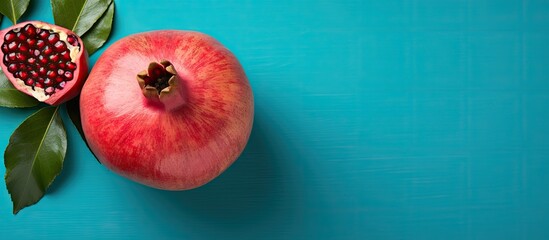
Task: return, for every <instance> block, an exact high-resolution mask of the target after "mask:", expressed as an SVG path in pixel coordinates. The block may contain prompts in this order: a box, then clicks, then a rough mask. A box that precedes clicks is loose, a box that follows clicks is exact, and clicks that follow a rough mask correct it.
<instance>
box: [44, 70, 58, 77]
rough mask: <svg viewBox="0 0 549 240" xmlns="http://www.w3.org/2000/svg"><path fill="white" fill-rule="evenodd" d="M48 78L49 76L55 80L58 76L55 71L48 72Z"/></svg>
mask: <svg viewBox="0 0 549 240" xmlns="http://www.w3.org/2000/svg"><path fill="white" fill-rule="evenodd" d="M46 76H48V77H50V78H54V77H55V76H56V74H55V72H54V71H48V73H46Z"/></svg>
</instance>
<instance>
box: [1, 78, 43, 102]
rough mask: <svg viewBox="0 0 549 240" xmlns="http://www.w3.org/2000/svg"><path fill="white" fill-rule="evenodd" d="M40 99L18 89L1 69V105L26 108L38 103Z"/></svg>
mask: <svg viewBox="0 0 549 240" xmlns="http://www.w3.org/2000/svg"><path fill="white" fill-rule="evenodd" d="M38 103H39V102H38V100H36V99H35V98H33V97H31V96H29V95H27V94H24V93H22V92H20V91H19V90H17V89H16V88H15V87H13V85H12V84H11V82H10V81H9V80H8V78H7V77H6V75H5V74H4V72H2V69H0V107H10V108H25V107H34V106H36V105H38Z"/></svg>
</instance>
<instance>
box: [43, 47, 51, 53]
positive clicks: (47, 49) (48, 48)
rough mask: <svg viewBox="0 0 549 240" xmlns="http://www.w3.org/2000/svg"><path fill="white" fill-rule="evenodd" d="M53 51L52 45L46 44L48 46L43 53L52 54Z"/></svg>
mask: <svg viewBox="0 0 549 240" xmlns="http://www.w3.org/2000/svg"><path fill="white" fill-rule="evenodd" d="M52 52H53V50H52V49H51V47H50V46H46V47H45V48H44V50H43V53H44V54H45V55H50V54H51V53H52Z"/></svg>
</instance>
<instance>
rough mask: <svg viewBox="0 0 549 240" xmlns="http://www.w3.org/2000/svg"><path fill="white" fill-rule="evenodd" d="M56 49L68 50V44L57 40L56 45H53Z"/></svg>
mask: <svg viewBox="0 0 549 240" xmlns="http://www.w3.org/2000/svg"><path fill="white" fill-rule="evenodd" d="M53 47H54V48H55V50H57V51H64V50H67V45H65V43H64V42H56V43H55V45H53Z"/></svg>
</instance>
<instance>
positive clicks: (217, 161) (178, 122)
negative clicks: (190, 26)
mask: <svg viewBox="0 0 549 240" xmlns="http://www.w3.org/2000/svg"><path fill="white" fill-rule="evenodd" d="M80 110H81V118H82V126H83V130H84V134H85V136H86V139H87V141H88V143H89V146H90V148H91V150H92V151H93V152H94V153H95V155H96V156H97V158H98V159H99V160H100V161H101V162H102V163H103V164H104V165H105V166H106V167H108V168H109V169H111V170H113V171H114V172H116V173H118V174H120V175H122V176H125V177H127V178H129V179H132V180H134V181H137V182H139V183H142V184H145V185H148V186H151V187H155V188H159V189H166V190H185V189H191V188H196V187H199V186H201V185H203V184H205V183H207V182H209V181H210V180H212V179H214V178H215V177H217V176H218V175H219V174H221V173H222V172H223V171H224V170H225V169H227V168H228V167H229V166H230V165H231V164H232V163H233V162H234V161H235V160H236V158H237V157H238V156H239V155H240V153H241V152H242V150H243V149H244V147H245V145H246V143H247V141H248V138H249V135H250V131H251V128H252V123H253V111H254V110H253V95H252V90H251V88H250V84H249V82H248V79H247V78H246V75H245V73H244V70H243V69H242V66H241V65H240V63H239V62H238V60H237V59H236V58H235V56H234V55H233V54H232V53H231V52H230V51H229V50H228V49H227V48H225V47H223V45H221V44H220V43H219V42H217V41H216V40H215V39H213V38H211V37H209V36H207V35H204V34H202V33H198V32H187V31H154V32H147V33H141V34H136V35H132V36H129V37H126V38H123V39H121V40H119V41H118V42H116V43H114V44H113V45H112V46H111V47H110V48H108V49H107V50H106V51H105V52H104V53H103V55H101V57H100V58H99V59H98V60H97V63H96V64H95V66H94V68H93V70H92V71H91V73H90V76H89V77H88V80H87V81H86V83H85V84H84V88H83V89H82V95H81V98H80Z"/></svg>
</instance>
